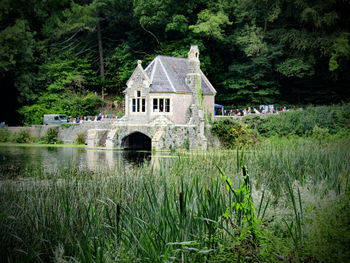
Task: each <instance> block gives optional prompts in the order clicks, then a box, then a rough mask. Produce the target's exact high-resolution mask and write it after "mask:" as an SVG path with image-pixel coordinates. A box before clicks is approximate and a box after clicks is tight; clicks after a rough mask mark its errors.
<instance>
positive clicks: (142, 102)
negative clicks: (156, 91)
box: [132, 90, 146, 112]
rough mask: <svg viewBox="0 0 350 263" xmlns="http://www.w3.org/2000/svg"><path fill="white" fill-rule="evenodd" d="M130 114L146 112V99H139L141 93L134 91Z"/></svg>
mask: <svg viewBox="0 0 350 263" xmlns="http://www.w3.org/2000/svg"><path fill="white" fill-rule="evenodd" d="M132 112H146V99H145V98H141V91H140V90H137V91H136V98H133V99H132Z"/></svg>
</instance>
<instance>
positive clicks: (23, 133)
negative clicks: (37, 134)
mask: <svg viewBox="0 0 350 263" xmlns="http://www.w3.org/2000/svg"><path fill="white" fill-rule="evenodd" d="M11 140H12V141H14V142H17V143H28V142H31V141H33V138H32V137H31V136H30V133H29V131H28V130H20V131H19V132H18V133H16V134H15V135H14V136H13V137H12V139H11Z"/></svg>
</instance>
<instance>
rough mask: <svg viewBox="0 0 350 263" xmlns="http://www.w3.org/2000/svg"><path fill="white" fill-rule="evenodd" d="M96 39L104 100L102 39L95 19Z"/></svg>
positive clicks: (98, 23)
mask: <svg viewBox="0 0 350 263" xmlns="http://www.w3.org/2000/svg"><path fill="white" fill-rule="evenodd" d="M97 38H98V54H99V57H100V76H101V80H102V93H101V95H102V100H103V99H104V82H105V67H104V62H103V48H102V37H101V28H100V20H99V18H97Z"/></svg>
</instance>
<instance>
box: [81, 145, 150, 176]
mask: <svg viewBox="0 0 350 263" xmlns="http://www.w3.org/2000/svg"><path fill="white" fill-rule="evenodd" d="M86 163H87V167H88V169H89V170H91V171H96V170H99V169H106V168H107V169H113V168H115V167H116V166H117V165H125V164H129V165H136V166H141V165H142V164H146V163H147V164H151V163H152V153H151V152H148V151H115V150H97V149H88V150H87V151H86Z"/></svg>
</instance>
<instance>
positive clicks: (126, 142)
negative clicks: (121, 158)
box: [121, 132, 152, 151]
mask: <svg viewBox="0 0 350 263" xmlns="http://www.w3.org/2000/svg"><path fill="white" fill-rule="evenodd" d="M121 148H122V149H124V150H145V151H151V150H152V139H151V138H150V137H148V136H147V135H145V134H143V133H141V132H133V133H130V134H129V135H127V136H125V137H124V138H123V139H122V141H121Z"/></svg>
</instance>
